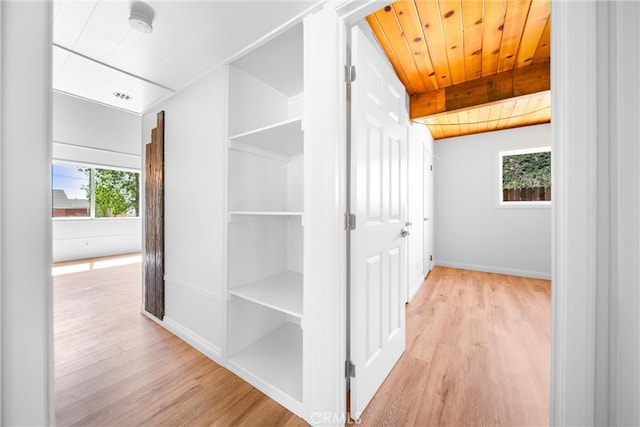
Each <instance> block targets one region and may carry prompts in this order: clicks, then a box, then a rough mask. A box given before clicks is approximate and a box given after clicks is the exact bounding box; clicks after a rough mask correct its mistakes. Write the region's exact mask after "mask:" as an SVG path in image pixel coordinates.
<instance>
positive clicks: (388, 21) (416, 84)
mask: <svg viewBox="0 0 640 427" xmlns="http://www.w3.org/2000/svg"><path fill="white" fill-rule="evenodd" d="M374 16H375V17H376V19H377V20H378V22H379V23H380V25H381V26H382V27H383V28H384V31H385V34H386V35H387V39H388V40H389V43H390V46H391V49H392V50H393V52H394V53H395V55H396V56H397V57H398V60H399V61H400V64H401V66H402V69H403V70H404V74H405V75H406V77H407V81H406V82H403V84H404V85H405V88H406V89H407V93H409V94H410V95H411V94H413V93H421V92H424V91H425V90H426V88H425V87H424V83H423V82H422V78H421V77H420V73H419V72H418V67H417V66H416V63H415V61H414V59H413V54H412V52H411V51H410V50H409V45H408V41H407V40H406V38H405V37H404V30H403V28H402V27H401V26H400V23H399V22H398V17H397V16H396V14H395V11H394V9H393V8H392V7H391V6H387V7H385V8H384V9H380V10H379V11H377V12H375V13H374Z"/></svg>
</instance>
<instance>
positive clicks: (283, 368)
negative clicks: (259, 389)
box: [229, 323, 302, 402]
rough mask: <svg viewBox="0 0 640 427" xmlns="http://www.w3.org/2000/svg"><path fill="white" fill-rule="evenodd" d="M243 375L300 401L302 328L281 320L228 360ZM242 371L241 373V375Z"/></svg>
mask: <svg viewBox="0 0 640 427" xmlns="http://www.w3.org/2000/svg"><path fill="white" fill-rule="evenodd" d="M229 362H230V363H231V365H232V367H235V368H236V370H238V371H240V372H239V373H240V375H241V376H243V377H247V376H248V377H255V378H256V379H257V380H258V381H259V382H260V383H261V384H262V385H263V387H266V388H271V387H273V388H275V389H277V390H281V391H282V392H284V393H286V395H288V396H290V397H291V398H293V399H294V400H295V401H298V402H301V401H302V330H301V329H300V328H299V327H297V326H295V325H293V324H291V323H285V324H283V325H282V326H280V327H279V328H278V329H276V330H274V331H272V332H270V333H269V334H267V335H265V336H264V337H262V338H260V339H259V340H258V341H256V342H254V343H253V344H251V345H249V346H247V347H245V348H244V349H242V350H241V351H239V352H237V353H236V354H234V355H233V357H231V358H230V359H229ZM243 374H244V375H243Z"/></svg>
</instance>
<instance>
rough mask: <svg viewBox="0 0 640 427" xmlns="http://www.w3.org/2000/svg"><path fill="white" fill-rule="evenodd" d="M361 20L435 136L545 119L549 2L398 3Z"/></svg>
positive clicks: (436, 0) (428, 0)
mask: <svg viewBox="0 0 640 427" xmlns="http://www.w3.org/2000/svg"><path fill="white" fill-rule="evenodd" d="M367 22H368V23H369V25H370V27H371V29H372V30H373V33H374V34H375V36H376V38H377V39H378V42H379V43H380V46H381V47H382V49H383V50H384V52H385V53H386V55H387V57H388V58H389V60H390V62H391V64H392V65H393V68H394V69H395V71H396V74H397V75H398V77H399V78H400V80H401V81H402V83H404V85H405V87H406V89H407V93H408V94H409V95H410V101H411V119H412V120H419V121H423V122H424V123H425V124H426V125H427V126H428V127H429V130H430V131H431V134H432V135H433V137H434V138H435V139H441V138H448V137H452V136H461V135H468V134H473V133H479V132H487V131H493V130H499V129H507V128H512V127H519V126H528V125H533V124H539V123H548V122H550V121H551V97H550V88H551V86H550V66H549V61H550V53H551V45H550V44H551V37H550V25H551V23H550V1H549V0H411V1H396V2H395V3H392V4H391V5H389V6H386V7H384V8H382V9H380V10H378V11H377V12H374V13H373V14H371V15H369V16H368V17H367Z"/></svg>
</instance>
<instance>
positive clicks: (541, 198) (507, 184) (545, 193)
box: [499, 147, 551, 205]
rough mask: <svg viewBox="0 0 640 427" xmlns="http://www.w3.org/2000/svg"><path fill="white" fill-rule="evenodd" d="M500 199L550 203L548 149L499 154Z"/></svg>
mask: <svg viewBox="0 0 640 427" xmlns="http://www.w3.org/2000/svg"><path fill="white" fill-rule="evenodd" d="M499 160H500V161H499V165H500V190H501V191H500V203H501V204H502V205H507V204H527V205H530V204H543V205H544V204H546V205H548V204H550V203H551V149H550V147H537V148H533V149H523V150H512V151H503V152H500V155H499Z"/></svg>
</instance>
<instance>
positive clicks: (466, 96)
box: [410, 61, 551, 120]
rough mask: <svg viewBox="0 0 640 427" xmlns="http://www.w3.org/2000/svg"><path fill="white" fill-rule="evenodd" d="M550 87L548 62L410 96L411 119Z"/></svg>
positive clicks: (545, 89)
mask: <svg viewBox="0 0 640 427" xmlns="http://www.w3.org/2000/svg"><path fill="white" fill-rule="evenodd" d="M550 89H551V69H550V66H549V61H543V62H539V63H535V64H531V65H528V66H525V67H521V68H517V69H515V70H513V71H505V72H502V73H498V74H494V75H491V76H487V77H482V78H480V79H476V80H472V81H468V82H465V83H460V84H457V85H453V86H449V87H446V88H443V89H438V90H434V91H431V92H426V93H422V94H416V95H412V96H411V98H410V99H411V105H410V108H411V113H410V114H411V119H412V120H417V119H423V118H425V117H428V116H431V115H433V114H438V113H444V112H448V111H455V110H461V109H465V108H469V107H475V106H478V105H482V104H488V103H491V102H495V101H500V100H505V99H509V98H514V97H517V96H522V95H529V94H532V93H537V92H544V91H547V90H550Z"/></svg>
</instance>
